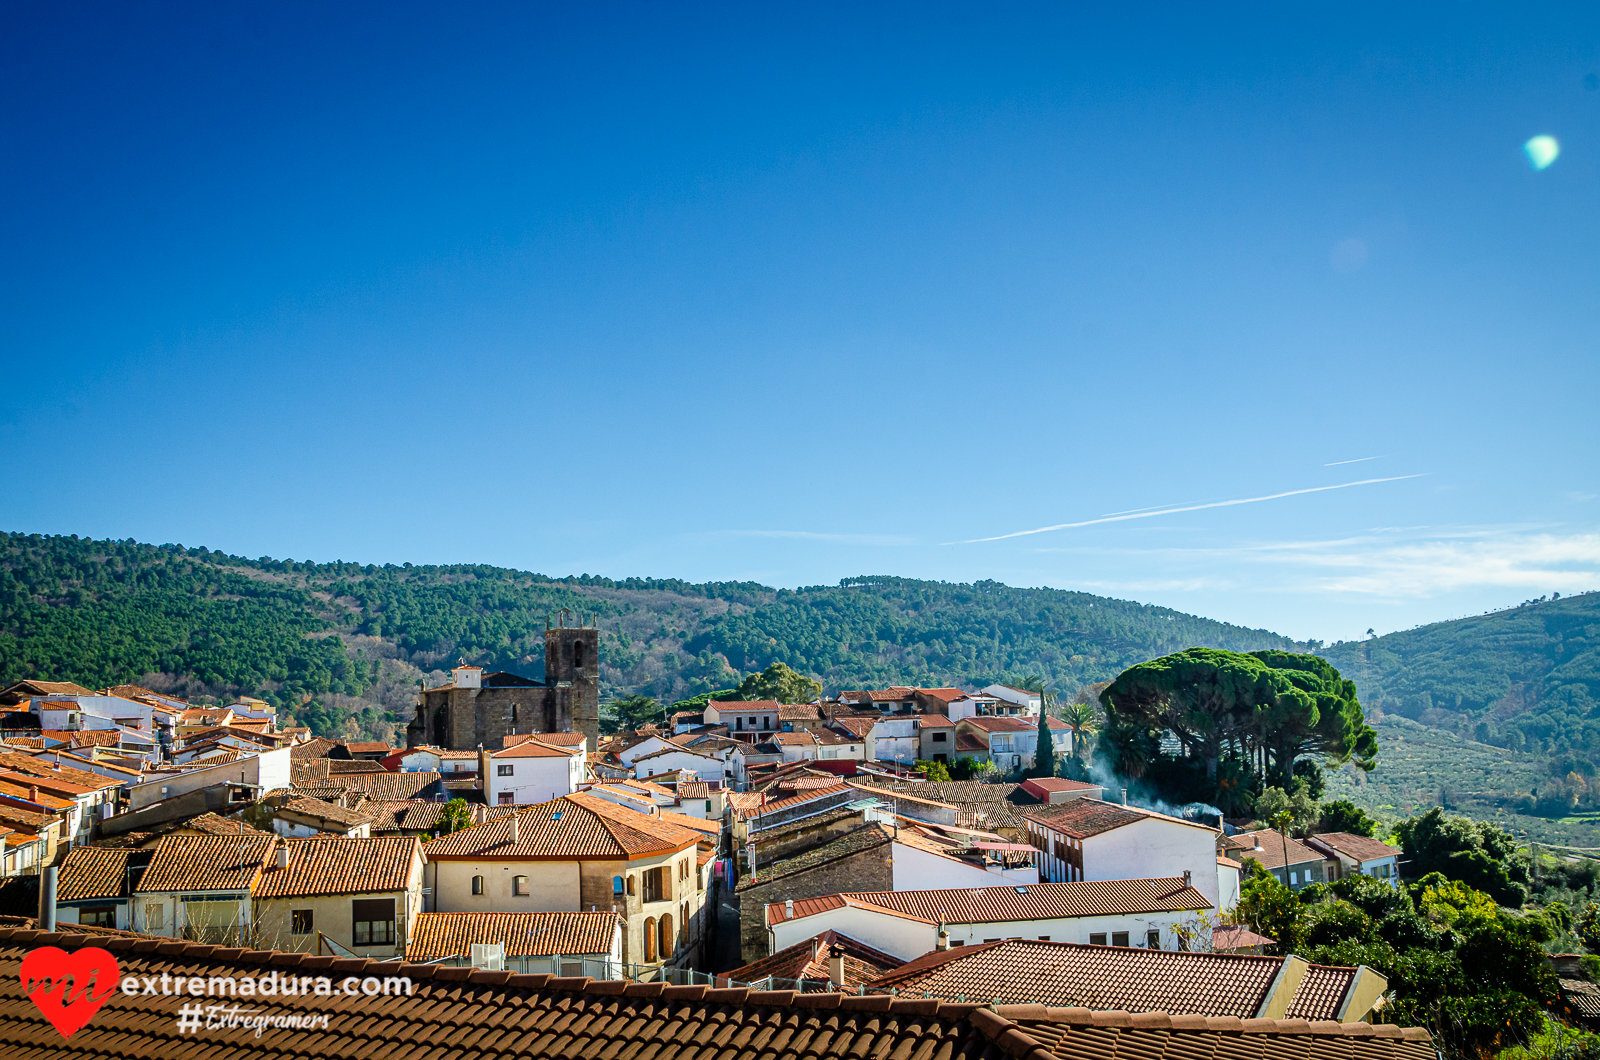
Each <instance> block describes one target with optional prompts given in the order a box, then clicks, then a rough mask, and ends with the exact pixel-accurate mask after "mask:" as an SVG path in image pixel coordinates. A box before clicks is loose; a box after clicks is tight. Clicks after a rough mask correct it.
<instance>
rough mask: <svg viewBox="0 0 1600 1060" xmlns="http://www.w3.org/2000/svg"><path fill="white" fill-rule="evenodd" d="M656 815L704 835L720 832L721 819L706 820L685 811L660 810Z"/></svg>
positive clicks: (715, 834)
mask: <svg viewBox="0 0 1600 1060" xmlns="http://www.w3.org/2000/svg"><path fill="white" fill-rule="evenodd" d="M656 816H657V817H659V818H660V819H661V820H663V821H665V822H667V823H668V824H675V825H677V826H678V827H679V828H687V829H689V830H691V831H694V832H700V833H703V834H705V835H713V836H717V835H721V834H722V822H721V821H708V820H706V819H705V818H703V817H691V816H689V815H688V814H686V813H672V812H671V811H669V810H661V811H660V812H659V813H657V814H656Z"/></svg>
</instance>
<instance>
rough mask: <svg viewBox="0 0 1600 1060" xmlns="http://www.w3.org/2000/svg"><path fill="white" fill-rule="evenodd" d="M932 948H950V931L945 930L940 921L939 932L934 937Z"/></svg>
mask: <svg viewBox="0 0 1600 1060" xmlns="http://www.w3.org/2000/svg"><path fill="white" fill-rule="evenodd" d="M933 948H934V949H935V950H947V949H949V948H950V932H949V931H948V930H946V928H945V926H944V923H943V922H942V921H941V922H940V924H939V934H938V935H937V936H936V937H935V939H934V943H933Z"/></svg>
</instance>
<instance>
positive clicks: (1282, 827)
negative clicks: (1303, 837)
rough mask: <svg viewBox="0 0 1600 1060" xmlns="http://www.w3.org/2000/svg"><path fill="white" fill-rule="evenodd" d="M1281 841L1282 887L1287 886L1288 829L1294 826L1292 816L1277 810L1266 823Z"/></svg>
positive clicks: (1287, 812)
mask: <svg viewBox="0 0 1600 1060" xmlns="http://www.w3.org/2000/svg"><path fill="white" fill-rule="evenodd" d="M1267 823H1268V824H1270V825H1271V826H1272V827H1273V829H1274V830H1275V831H1276V832H1277V833H1278V837H1279V838H1280V839H1282V840H1283V885H1284V886H1285V887H1287V886H1289V828H1290V826H1291V825H1293V824H1294V814H1292V813H1290V812H1289V811H1288V810H1279V811H1278V812H1277V813H1275V814H1273V815H1272V820H1270V821H1268V822H1267Z"/></svg>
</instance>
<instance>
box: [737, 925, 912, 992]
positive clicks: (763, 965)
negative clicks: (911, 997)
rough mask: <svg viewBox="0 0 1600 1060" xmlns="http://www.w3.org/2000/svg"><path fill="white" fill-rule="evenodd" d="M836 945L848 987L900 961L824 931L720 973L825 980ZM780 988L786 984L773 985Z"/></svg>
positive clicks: (753, 978) (749, 978) (743, 978)
mask: <svg viewBox="0 0 1600 1060" xmlns="http://www.w3.org/2000/svg"><path fill="white" fill-rule="evenodd" d="M835 946H837V947H838V948H839V949H840V950H842V951H843V956H844V981H845V983H846V985H849V986H864V985H866V984H867V983H870V982H872V981H873V980H874V979H877V978H878V977H879V976H881V975H883V974H884V973H885V972H890V971H893V970H894V969H896V968H898V967H900V966H901V965H902V964H904V963H905V962H904V961H901V960H900V959H899V958H898V957H891V956H889V955H888V954H887V953H883V952H882V951H880V950H875V949H873V948H872V947H871V946H868V945H867V944H866V943H864V942H857V941H856V940H855V939H853V938H851V937H850V936H849V935H842V934H840V933H839V932H837V931H824V932H823V933H822V934H820V935H818V936H817V937H816V938H811V939H806V940H805V941H804V942H797V943H795V944H794V945H793V946H789V947H787V948H786V949H781V950H779V951H778V952H777V953H773V954H769V955H767V956H765V957H763V958H761V959H760V960H758V961H751V962H750V963H749V964H746V965H743V966H742V967H739V968H735V969H733V971H731V972H721V973H718V974H720V975H723V976H726V977H727V978H729V979H731V980H733V981H734V982H736V983H759V982H760V981H761V980H763V979H766V978H768V977H769V976H770V977H773V978H776V979H793V980H809V981H812V982H827V981H828V976H829V972H828V961H829V959H830V957H831V950H832V949H833V947H835ZM774 985H775V986H777V987H778V988H779V989H783V988H784V987H786V986H787V984H774Z"/></svg>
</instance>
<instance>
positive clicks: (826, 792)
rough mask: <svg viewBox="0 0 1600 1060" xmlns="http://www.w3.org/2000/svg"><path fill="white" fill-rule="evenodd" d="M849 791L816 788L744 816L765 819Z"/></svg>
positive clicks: (844, 786) (833, 786)
mask: <svg viewBox="0 0 1600 1060" xmlns="http://www.w3.org/2000/svg"><path fill="white" fill-rule="evenodd" d="M849 790H850V785H848V784H840V783H833V784H829V785H828V786H826V787H822V788H817V789H816V790H814V791H808V792H804V793H802V794H800V795H795V796H792V797H790V798H787V799H778V800H777V801H776V802H769V803H767V804H766V805H764V806H761V807H758V808H757V809H756V810H755V811H753V812H749V813H746V814H745V815H744V816H747V817H765V816H766V815H767V814H769V813H777V812H779V811H780V810H787V809H789V808H790V807H791V806H798V805H800V804H801V803H803V802H810V801H811V800H812V799H822V798H827V797H828V796H830V795H835V794H837V793H839V792H841V791H849ZM739 812H740V811H739V810H737V809H735V810H734V813H736V814H737V813H739Z"/></svg>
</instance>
